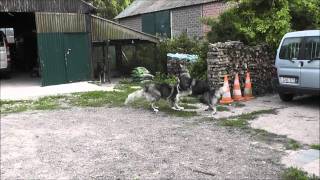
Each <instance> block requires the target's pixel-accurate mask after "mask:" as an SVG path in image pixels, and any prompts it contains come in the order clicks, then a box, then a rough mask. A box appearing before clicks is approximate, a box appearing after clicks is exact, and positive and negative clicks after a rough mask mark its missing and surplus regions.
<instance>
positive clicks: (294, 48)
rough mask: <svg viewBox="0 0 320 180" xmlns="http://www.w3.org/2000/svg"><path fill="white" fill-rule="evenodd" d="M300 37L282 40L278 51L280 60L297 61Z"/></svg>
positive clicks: (300, 43) (300, 42)
mask: <svg viewBox="0 0 320 180" xmlns="http://www.w3.org/2000/svg"><path fill="white" fill-rule="evenodd" d="M302 39H303V38H302V37H298V38H286V39H284V41H283V43H282V45H281V49H280V59H289V60H292V59H299V54H300V49H301V45H302Z"/></svg>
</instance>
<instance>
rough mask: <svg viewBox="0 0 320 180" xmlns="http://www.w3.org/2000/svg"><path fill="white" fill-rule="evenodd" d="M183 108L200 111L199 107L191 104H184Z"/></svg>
mask: <svg viewBox="0 0 320 180" xmlns="http://www.w3.org/2000/svg"><path fill="white" fill-rule="evenodd" d="M181 106H182V107H184V108H185V109H198V107H197V106H194V105H190V104H182V105H181Z"/></svg>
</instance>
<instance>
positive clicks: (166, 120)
mask: <svg viewBox="0 0 320 180" xmlns="http://www.w3.org/2000/svg"><path fill="white" fill-rule="evenodd" d="M281 156H282V153H281V152H279V151H277V150H274V149H272V148H271V147H270V146H268V145H266V144H264V143H261V142H256V141H255V140H254V138H253V137H251V135H250V134H246V133H244V132H243V131H241V130H235V129H228V128H224V127H220V126H218V125H216V124H215V123H214V122H208V121H200V120H197V119H183V118H173V117H169V116H166V115H164V114H161V113H159V114H153V113H151V112H149V111H145V110H136V109H131V108H86V109H81V108H79V109H78V108H75V109H68V110H58V111H48V112H26V113H18V114H11V115H7V116H5V117H1V179H16V178H23V179H34V178H38V179H118V178H120V179H278V178H279V175H280V174H281V172H282V170H283V166H282V165H280V164H279V162H280V159H281Z"/></svg>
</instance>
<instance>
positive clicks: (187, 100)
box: [180, 96, 200, 104]
mask: <svg viewBox="0 0 320 180" xmlns="http://www.w3.org/2000/svg"><path fill="white" fill-rule="evenodd" d="M180 102H181V103H185V104H197V103H200V101H199V98H196V97H190V96H188V97H183V98H182V99H181V100H180Z"/></svg>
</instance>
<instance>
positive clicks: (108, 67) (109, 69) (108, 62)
mask: <svg viewBox="0 0 320 180" xmlns="http://www.w3.org/2000/svg"><path fill="white" fill-rule="evenodd" d="M106 45H107V69H108V82H109V83H111V62H110V61H111V58H110V57H109V40H107V41H106Z"/></svg>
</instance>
